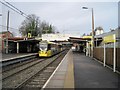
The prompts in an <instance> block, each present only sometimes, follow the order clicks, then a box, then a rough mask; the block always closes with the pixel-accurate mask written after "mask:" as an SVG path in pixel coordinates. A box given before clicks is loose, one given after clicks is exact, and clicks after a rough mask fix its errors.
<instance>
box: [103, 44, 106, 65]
mask: <svg viewBox="0 0 120 90" xmlns="http://www.w3.org/2000/svg"><path fill="white" fill-rule="evenodd" d="M105 62H106V50H105V43H104V64H103V65H104V67H105Z"/></svg>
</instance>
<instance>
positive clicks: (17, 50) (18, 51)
mask: <svg viewBox="0 0 120 90" xmlns="http://www.w3.org/2000/svg"><path fill="white" fill-rule="evenodd" d="M17 53H19V42H17Z"/></svg>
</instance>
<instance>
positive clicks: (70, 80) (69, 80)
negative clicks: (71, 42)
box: [64, 51, 74, 89]
mask: <svg viewBox="0 0 120 90" xmlns="http://www.w3.org/2000/svg"><path fill="white" fill-rule="evenodd" d="M67 60H68V69H67V73H66V76H65V82H64V88H73V89H74V65H73V53H72V51H70V52H69V57H67Z"/></svg>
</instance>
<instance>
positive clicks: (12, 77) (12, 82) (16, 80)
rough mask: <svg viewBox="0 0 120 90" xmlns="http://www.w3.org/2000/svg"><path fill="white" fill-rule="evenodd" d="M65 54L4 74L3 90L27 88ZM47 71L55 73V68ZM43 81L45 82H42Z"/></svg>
mask: <svg viewBox="0 0 120 90" xmlns="http://www.w3.org/2000/svg"><path fill="white" fill-rule="evenodd" d="M63 53H65V51H64V52H62V53H60V54H58V55H56V56H54V57H51V58H49V59H45V60H38V61H36V62H35V64H34V65H29V66H28V67H25V66H24V65H23V68H20V67H19V69H14V70H11V71H8V72H7V73H3V74H4V75H3V80H2V88H3V90H4V89H16V88H24V87H26V86H27V85H29V84H27V83H29V82H30V81H31V80H33V78H34V77H36V76H37V75H38V74H39V73H40V72H41V71H44V70H43V69H45V67H47V66H48V65H50V64H51V63H52V62H54V61H57V58H59V57H60V56H61V55H63ZM58 61H60V60H58ZM47 69H49V70H48V71H54V69H55V67H47ZM50 69H51V70H50ZM8 73H9V74H8ZM41 75H42V74H41ZM49 75H50V74H49ZM49 75H48V76H49ZM38 76H39V75H38ZM43 76H45V75H43ZM42 81H45V80H42ZM40 82H41V81H40ZM33 86H34V85H33Z"/></svg>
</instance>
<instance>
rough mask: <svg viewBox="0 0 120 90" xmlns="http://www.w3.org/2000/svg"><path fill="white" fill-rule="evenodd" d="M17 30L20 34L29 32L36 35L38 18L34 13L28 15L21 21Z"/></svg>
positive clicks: (25, 34)
mask: <svg viewBox="0 0 120 90" xmlns="http://www.w3.org/2000/svg"><path fill="white" fill-rule="evenodd" d="M19 32H20V33H21V34H22V36H27V34H28V33H31V35H32V36H38V34H39V33H40V20H39V17H37V16H36V15H34V14H31V15H28V17H27V18H26V19H25V20H24V21H23V22H22V24H21V27H20V28H19Z"/></svg>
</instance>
